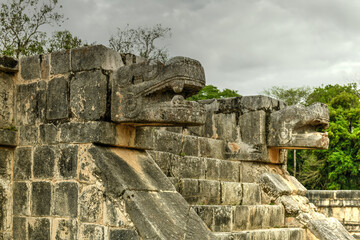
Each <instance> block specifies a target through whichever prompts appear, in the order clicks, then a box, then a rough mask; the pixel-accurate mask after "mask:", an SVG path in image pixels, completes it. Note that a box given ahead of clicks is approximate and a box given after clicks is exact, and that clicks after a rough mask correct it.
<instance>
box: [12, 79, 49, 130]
mask: <svg viewBox="0 0 360 240" xmlns="http://www.w3.org/2000/svg"><path fill="white" fill-rule="evenodd" d="M45 89H46V83H45V81H40V82H34V83H29V84H20V85H17V91H16V111H17V114H16V125H30V124H34V123H35V122H36V120H37V119H38V120H39V121H41V120H43V118H44V113H45V107H46V96H45Z"/></svg>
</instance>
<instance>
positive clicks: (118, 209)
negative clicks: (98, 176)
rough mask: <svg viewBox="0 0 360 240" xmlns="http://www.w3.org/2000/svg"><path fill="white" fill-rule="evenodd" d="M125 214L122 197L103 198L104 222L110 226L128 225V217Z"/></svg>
mask: <svg viewBox="0 0 360 240" xmlns="http://www.w3.org/2000/svg"><path fill="white" fill-rule="evenodd" d="M125 214H126V213H125V202H124V200H123V199H121V198H117V199H113V198H110V197H106V198H105V202H104V224H106V225H107V226H111V227H124V226H126V225H129V222H130V221H129V217H128V215H125Z"/></svg>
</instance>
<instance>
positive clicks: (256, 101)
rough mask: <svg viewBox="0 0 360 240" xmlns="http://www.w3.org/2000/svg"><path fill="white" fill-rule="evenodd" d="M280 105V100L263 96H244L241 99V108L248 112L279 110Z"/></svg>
mask: <svg viewBox="0 0 360 240" xmlns="http://www.w3.org/2000/svg"><path fill="white" fill-rule="evenodd" d="M279 104H280V102H279V100H276V99H274V98H271V97H267V96H262V95H257V96H244V97H242V98H241V107H242V108H245V109H246V110H248V111H257V110H265V111H271V110H276V109H278V108H279Z"/></svg>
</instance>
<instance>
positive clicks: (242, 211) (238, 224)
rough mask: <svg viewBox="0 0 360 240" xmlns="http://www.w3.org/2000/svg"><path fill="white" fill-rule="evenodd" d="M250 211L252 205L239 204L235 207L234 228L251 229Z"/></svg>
mask: <svg viewBox="0 0 360 240" xmlns="http://www.w3.org/2000/svg"><path fill="white" fill-rule="evenodd" d="M250 213H251V206H237V207H236V208H235V209H234V216H233V217H234V225H233V230H234V231H235V230H245V229H250V227H251V223H250Z"/></svg>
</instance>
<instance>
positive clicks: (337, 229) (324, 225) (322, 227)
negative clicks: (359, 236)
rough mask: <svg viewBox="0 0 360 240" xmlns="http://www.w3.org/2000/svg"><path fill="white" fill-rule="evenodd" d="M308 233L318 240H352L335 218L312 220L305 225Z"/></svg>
mask: <svg viewBox="0 0 360 240" xmlns="http://www.w3.org/2000/svg"><path fill="white" fill-rule="evenodd" d="M307 226H308V228H309V229H310V231H311V232H312V233H313V234H314V235H315V236H316V237H317V238H319V239H339V240H342V239H344V240H345V239H353V237H352V236H351V235H350V233H349V232H348V231H347V230H346V229H345V228H344V226H343V225H342V224H341V223H340V222H339V221H338V220H336V219H335V218H324V219H312V220H310V221H309V222H308V223H307Z"/></svg>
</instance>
